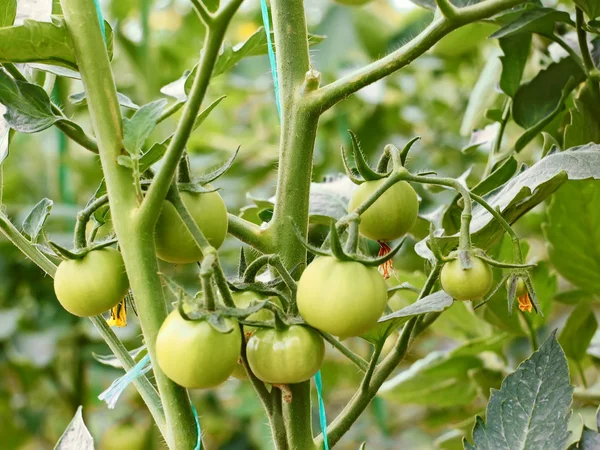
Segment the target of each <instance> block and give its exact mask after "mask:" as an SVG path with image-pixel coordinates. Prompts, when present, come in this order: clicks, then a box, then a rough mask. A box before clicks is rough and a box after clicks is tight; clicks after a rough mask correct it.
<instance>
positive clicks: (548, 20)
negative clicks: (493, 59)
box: [490, 8, 574, 39]
mask: <svg viewBox="0 0 600 450" xmlns="http://www.w3.org/2000/svg"><path fill="white" fill-rule="evenodd" d="M557 22H561V23H568V24H570V25H574V23H573V21H572V20H571V17H570V16H569V13H567V12H565V11H558V10H556V9H554V8H536V9H529V10H525V11H524V12H523V13H522V14H521V15H520V16H519V17H518V18H517V19H515V20H514V21H512V22H510V23H508V24H506V25H504V26H503V27H502V28H500V29H499V30H498V31H496V32H495V33H494V34H492V35H491V36H490V38H492V39H495V38H502V37H508V36H514V35H518V34H521V33H539V34H552V32H553V31H554V24H555V23H557Z"/></svg>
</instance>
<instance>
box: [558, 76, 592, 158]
mask: <svg viewBox="0 0 600 450" xmlns="http://www.w3.org/2000/svg"><path fill="white" fill-rule="evenodd" d="M569 114H570V122H569V124H568V125H566V126H565V136H564V146H565V148H570V147H574V146H576V145H585V144H587V143H589V142H595V143H596V144H600V105H598V103H597V102H596V100H595V99H594V96H593V94H592V93H591V91H590V85H589V83H586V84H584V85H583V86H582V87H581V89H580V90H579V92H578V93H577V97H575V106H574V107H573V108H571V109H570V110H569Z"/></svg>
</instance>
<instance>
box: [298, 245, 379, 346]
mask: <svg viewBox="0 0 600 450" xmlns="http://www.w3.org/2000/svg"><path fill="white" fill-rule="evenodd" d="M296 301H297V304H298V310H299V311H300V314H301V315H302V317H303V318H304V320H305V321H306V322H307V323H308V324H309V325H311V326H313V327H315V328H317V329H319V330H322V331H325V332H327V333H330V334H333V335H335V336H339V337H341V338H346V337H350V336H358V335H361V334H363V333H365V332H366V331H368V330H369V329H370V328H372V327H373V326H374V325H375V324H376V323H377V320H378V319H379V318H380V317H381V314H382V313H383V311H384V309H385V305H386V303H387V286H386V284H385V281H384V279H383V277H382V276H381V274H380V273H379V272H378V271H377V269H376V268H375V267H367V266H365V265H363V264H360V263H358V262H354V261H339V260H338V259H336V258H334V257H331V256H325V257H320V258H317V259H315V260H314V261H313V262H311V263H310V264H309V265H308V267H307V268H306V270H305V271H304V273H303V274H302V276H301V277H300V281H299V282H298V292H297V294H296Z"/></svg>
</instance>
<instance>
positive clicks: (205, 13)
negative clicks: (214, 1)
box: [191, 0, 215, 27]
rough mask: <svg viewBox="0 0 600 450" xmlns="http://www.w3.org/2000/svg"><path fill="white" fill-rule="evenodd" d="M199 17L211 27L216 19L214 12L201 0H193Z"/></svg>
mask: <svg viewBox="0 0 600 450" xmlns="http://www.w3.org/2000/svg"><path fill="white" fill-rule="evenodd" d="M191 2H192V5H193V6H194V9H195V10H196V13H197V14H198V17H200V20H202V22H204V25H206V26H207V27H210V26H211V25H212V23H213V21H214V19H215V17H214V16H213V14H212V13H211V12H210V11H209V10H208V8H207V7H206V5H205V4H204V3H203V2H202V1H201V0H191Z"/></svg>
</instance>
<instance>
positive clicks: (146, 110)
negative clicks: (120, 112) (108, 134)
mask: <svg viewBox="0 0 600 450" xmlns="http://www.w3.org/2000/svg"><path fill="white" fill-rule="evenodd" d="M165 106H167V100H166V99H164V98H163V99H160V100H156V101H154V102H152V103H148V104H146V105H144V106H142V107H141V108H140V109H139V110H137V111H136V112H135V114H134V115H133V117H131V119H129V118H127V117H124V118H123V145H124V146H125V150H127V151H128V152H129V154H131V155H138V154H140V153H141V151H142V147H143V146H144V142H146V139H148V137H149V136H150V135H151V134H152V132H153V131H154V128H156V122H157V121H158V118H159V117H160V115H161V114H162V112H163V109H165Z"/></svg>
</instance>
